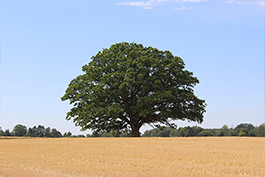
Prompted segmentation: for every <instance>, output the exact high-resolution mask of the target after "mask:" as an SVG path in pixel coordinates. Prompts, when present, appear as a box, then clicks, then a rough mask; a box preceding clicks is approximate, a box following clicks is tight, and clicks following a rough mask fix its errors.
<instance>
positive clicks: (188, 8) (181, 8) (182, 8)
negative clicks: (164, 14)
mask: <svg viewBox="0 0 265 177" xmlns="http://www.w3.org/2000/svg"><path fill="white" fill-rule="evenodd" d="M191 9H192V8H191V7H185V6H182V7H180V8H173V10H191Z"/></svg>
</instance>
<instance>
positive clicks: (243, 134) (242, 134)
mask: <svg viewBox="0 0 265 177" xmlns="http://www.w3.org/2000/svg"><path fill="white" fill-rule="evenodd" d="M245 135H246V134H245V132H243V131H242V130H240V132H239V133H238V136H245Z"/></svg>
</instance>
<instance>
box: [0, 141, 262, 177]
mask: <svg viewBox="0 0 265 177" xmlns="http://www.w3.org/2000/svg"><path fill="white" fill-rule="evenodd" d="M0 176H4V177H5V176H10V177H16V176H18V177H19V176H23V177H24V176H25V177H29V176H45V177H46V176H73V177H75V176H76V177H77V176H78V177H79V176H148V177H149V176H150V177H151V176H169V177H170V176H172V177H173V176H189V177H192V176H203V177H207V176H224V177H229V176H231V177H235V176H249V177H255V176H265V138H249V137H248V138H247V137H245V138H242V137H222V138H221V137H211V138H203V137H196V138H195V137H189V138H54V139H52V138H9V139H6V138H3V137H2V138H0Z"/></svg>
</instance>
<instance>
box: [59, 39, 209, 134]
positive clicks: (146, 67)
mask: <svg viewBox="0 0 265 177" xmlns="http://www.w3.org/2000/svg"><path fill="white" fill-rule="evenodd" d="M91 59H92V61H91V62H90V63H89V64H87V65H84V66H83V67H82V70H83V72H84V74H83V75H80V76H78V77H76V78H75V79H73V80H72V81H71V82H70V84H69V86H68V88H67V89H66V92H65V95H64V96H63V97H62V100H63V101H65V100H69V101H70V104H72V105H73V107H72V109H71V110H70V111H69V112H68V113H67V117H66V119H67V120H70V119H73V121H74V123H75V124H76V125H77V126H81V128H82V130H86V129H91V130H94V131H113V130H117V131H122V130H131V133H132V136H134V137H137V136H140V132H139V129H140V127H141V126H142V125H144V124H150V125H159V124H166V125H174V124H173V123H174V120H188V121H196V122H199V123H201V122H202V121H203V113H204V112H205V106H206V103H205V101H204V100H201V99H199V98H197V97H196V96H195V95H194V91H193V88H194V86H195V85H196V84H197V83H199V80H198V79H197V78H196V77H194V76H193V73H192V72H190V71H187V70H185V69H184V68H185V64H184V62H183V60H182V59H181V58H180V57H176V56H173V55H172V53H171V52H169V51H160V50H158V49H156V48H153V47H144V46H143V45H141V44H136V43H126V42H123V43H117V44H114V45H112V46H111V47H110V48H109V49H103V50H102V51H100V52H98V53H97V54H96V55H95V56H92V57H91Z"/></svg>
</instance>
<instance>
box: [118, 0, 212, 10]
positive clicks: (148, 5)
mask: <svg viewBox="0 0 265 177" xmlns="http://www.w3.org/2000/svg"><path fill="white" fill-rule="evenodd" d="M204 1H207V0H148V1H130V2H121V3H118V5H127V6H136V7H141V8H143V9H153V7H154V6H158V5H161V4H165V3H185V2H191V3H198V2H204ZM185 10H186V9H185Z"/></svg>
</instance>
